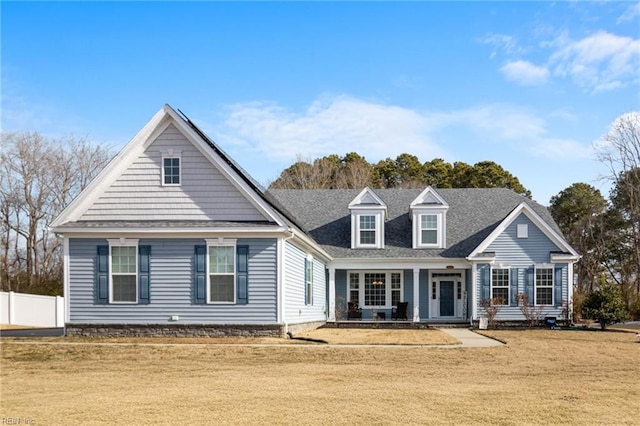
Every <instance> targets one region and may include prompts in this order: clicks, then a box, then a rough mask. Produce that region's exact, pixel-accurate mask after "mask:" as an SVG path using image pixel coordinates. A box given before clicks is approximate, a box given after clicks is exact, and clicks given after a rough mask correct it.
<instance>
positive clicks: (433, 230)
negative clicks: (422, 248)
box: [420, 214, 438, 245]
mask: <svg viewBox="0 0 640 426" xmlns="http://www.w3.org/2000/svg"><path fill="white" fill-rule="evenodd" d="M420 244H421V245H427V244H438V215H436V214H421V215H420Z"/></svg>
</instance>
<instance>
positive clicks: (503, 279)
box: [491, 269, 509, 305]
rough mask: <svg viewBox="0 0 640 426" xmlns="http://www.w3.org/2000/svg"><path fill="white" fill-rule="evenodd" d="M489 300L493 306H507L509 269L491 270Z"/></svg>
mask: <svg viewBox="0 0 640 426" xmlns="http://www.w3.org/2000/svg"><path fill="white" fill-rule="evenodd" d="M491 299H493V303H494V304H495V305H508V304H509V269H492V270H491Z"/></svg>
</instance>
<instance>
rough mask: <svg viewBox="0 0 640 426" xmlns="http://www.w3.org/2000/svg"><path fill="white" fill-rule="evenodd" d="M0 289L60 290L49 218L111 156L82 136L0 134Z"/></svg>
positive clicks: (58, 251)
mask: <svg viewBox="0 0 640 426" xmlns="http://www.w3.org/2000/svg"><path fill="white" fill-rule="evenodd" d="M0 140H1V141H2V144H1V145H0V231H1V232H0V289H1V290H2V291H16V292H23V293H34V294H46V295H60V294H62V272H63V271H62V268H63V265H62V242H61V240H60V239H59V238H57V237H56V236H55V235H52V234H51V232H49V229H48V227H49V224H50V223H51V221H52V220H53V219H54V218H55V217H56V216H57V215H58V214H59V213H60V212H61V211H62V210H63V209H64V208H65V207H66V206H67V205H68V204H69V203H70V202H71V201H72V200H73V198H74V197H76V196H77V195H78V194H79V193H80V191H82V190H83V189H84V188H85V187H86V186H87V185H88V184H89V182H90V181H91V180H92V179H93V178H94V177H95V176H96V175H97V174H98V172H99V171H100V170H102V168H103V167H104V166H105V164H106V163H107V162H108V161H109V159H110V158H111V157H112V154H111V152H110V150H109V149H108V148H106V147H104V146H102V145H97V144H94V143H93V142H91V141H90V140H89V139H88V138H84V137H83V138H79V137H74V136H69V137H66V138H64V139H53V138H48V137H45V136H43V135H41V134H39V133H36V132H9V133H7V132H3V133H2V134H1V135H0Z"/></svg>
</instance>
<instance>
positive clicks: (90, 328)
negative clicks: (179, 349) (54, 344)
mask: <svg viewBox="0 0 640 426" xmlns="http://www.w3.org/2000/svg"><path fill="white" fill-rule="evenodd" d="M65 335H66V336H69V337H283V336H284V327H283V326H282V325H278V324H252V325H249V324H66V326H65Z"/></svg>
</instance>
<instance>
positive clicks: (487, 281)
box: [480, 265, 491, 300]
mask: <svg viewBox="0 0 640 426" xmlns="http://www.w3.org/2000/svg"><path fill="white" fill-rule="evenodd" d="M480 285H481V286H482V299H483V300H484V299H490V298H491V267H490V266H489V265H482V266H481V267H480Z"/></svg>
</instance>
